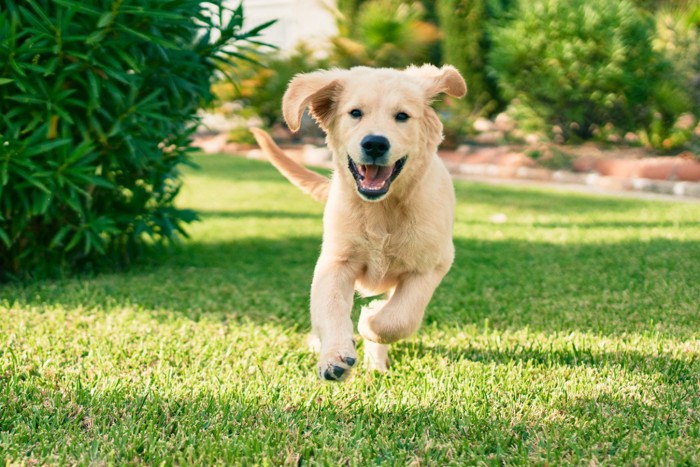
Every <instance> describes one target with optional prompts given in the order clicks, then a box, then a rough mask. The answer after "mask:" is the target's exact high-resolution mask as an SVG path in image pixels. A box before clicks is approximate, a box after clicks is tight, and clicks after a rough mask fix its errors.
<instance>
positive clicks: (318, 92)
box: [282, 70, 341, 132]
mask: <svg viewBox="0 0 700 467" xmlns="http://www.w3.org/2000/svg"><path fill="white" fill-rule="evenodd" d="M340 74H341V73H340V70H329V71H326V70H322V71H315V72H313V73H304V74H300V75H296V76H295V77H294V78H292V80H291V81H290V82H289V86H288V87H287V92H285V93H284V97H283V98H282V115H283V116H284V121H285V122H287V126H288V127H289V129H290V130H292V131H294V132H296V131H297V130H298V129H299V126H300V125H301V117H302V116H303V115H304V110H305V109H306V107H307V106H308V107H309V109H310V111H311V115H312V116H313V117H314V119H315V120H316V121H317V122H318V124H319V125H320V126H321V128H322V129H323V130H324V131H326V130H327V129H328V122H329V121H330V118H331V117H332V116H333V113H334V112H335V107H336V103H337V101H336V97H337V95H338V93H339V92H340V87H341V85H340Z"/></svg>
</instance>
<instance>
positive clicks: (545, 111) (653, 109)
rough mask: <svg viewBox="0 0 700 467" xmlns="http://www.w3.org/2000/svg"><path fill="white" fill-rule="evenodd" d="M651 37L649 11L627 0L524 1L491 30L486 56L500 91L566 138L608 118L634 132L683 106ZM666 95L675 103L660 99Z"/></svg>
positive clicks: (680, 92)
mask: <svg viewBox="0 0 700 467" xmlns="http://www.w3.org/2000/svg"><path fill="white" fill-rule="evenodd" d="M653 37H654V22H653V20H652V18H651V16H650V15H647V14H645V13H644V12H642V11H640V10H639V9H638V8H636V7H635V6H634V5H633V4H632V3H630V2H629V1H627V0H621V1H619V2H610V1H608V0H571V1H566V2H565V1H561V0H522V1H521V2H520V4H519V6H518V8H517V9H516V11H515V13H514V15H513V19H512V20H511V21H509V22H508V23H507V24H504V25H502V26H500V27H498V28H496V29H495V30H494V33H493V41H494V47H493V48H492V49H491V53H490V54H489V62H490V64H491V66H492V68H493V73H494V76H495V77H496V78H497V79H498V83H499V87H500V89H501V90H502V92H503V95H504V97H506V98H507V99H509V100H513V99H518V100H519V102H520V105H524V106H526V107H529V108H531V109H532V111H533V112H534V113H535V114H537V115H539V116H541V117H542V119H543V120H544V121H545V122H547V124H548V125H550V127H551V126H555V125H556V126H558V127H559V128H560V129H561V131H563V134H564V136H565V137H566V138H568V139H570V138H571V136H575V137H579V138H589V137H591V136H592V135H593V132H594V130H595V129H596V127H602V126H604V125H606V124H612V125H613V126H614V127H616V128H619V129H620V131H622V132H624V131H635V130H638V129H639V128H645V127H648V126H649V125H650V124H651V123H652V120H653V119H654V118H655V117H654V116H655V115H657V114H658V113H659V112H661V113H664V112H671V113H674V114H679V113H682V112H683V111H686V110H687V108H678V106H677V105H676V104H678V103H683V102H685V103H687V102H688V100H687V96H686V95H685V93H684V90H683V89H682V87H681V86H679V85H678V84H677V83H676V82H675V81H674V78H673V77H672V74H671V73H669V67H668V63H667V62H666V61H665V60H663V59H662V57H661V56H660V54H658V53H656V52H655V51H654V50H653V48H652V39H653ZM669 98H672V100H673V106H674V108H673V109H670V108H667V107H668V106H666V105H665V104H664V102H662V99H669ZM682 107H687V105H684V106H682ZM526 113H527V112H526ZM663 118H668V116H663Z"/></svg>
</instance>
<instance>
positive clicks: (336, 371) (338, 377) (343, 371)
mask: <svg viewBox="0 0 700 467" xmlns="http://www.w3.org/2000/svg"><path fill="white" fill-rule="evenodd" d="M349 372H350V368H344V367H342V366H340V365H332V366H329V367H328V368H325V369H323V368H319V369H318V376H319V377H320V378H321V379H325V380H326V381H343V380H344V379H345V378H346V377H347V375H348V373H349Z"/></svg>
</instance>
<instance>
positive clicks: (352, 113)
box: [350, 109, 362, 118]
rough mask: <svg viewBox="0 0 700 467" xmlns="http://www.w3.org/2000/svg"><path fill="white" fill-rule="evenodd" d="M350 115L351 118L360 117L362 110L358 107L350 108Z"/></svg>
mask: <svg viewBox="0 0 700 467" xmlns="http://www.w3.org/2000/svg"><path fill="white" fill-rule="evenodd" d="M350 116H351V117H352V118H360V117H362V111H361V110H360V109H352V110H351V111H350Z"/></svg>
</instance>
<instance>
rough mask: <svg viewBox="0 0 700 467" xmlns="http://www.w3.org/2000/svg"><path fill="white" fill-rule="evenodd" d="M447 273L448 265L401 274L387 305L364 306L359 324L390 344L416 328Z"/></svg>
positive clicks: (366, 333)
mask: <svg viewBox="0 0 700 467" xmlns="http://www.w3.org/2000/svg"><path fill="white" fill-rule="evenodd" d="M446 273H447V268H436V269H435V270H433V271H431V272H429V273H427V274H406V275H404V276H403V277H401V279H400V281H399V284H398V286H397V287H396V289H395V291H394V293H393V294H392V296H391V298H390V299H389V301H387V302H386V305H384V306H383V307H366V308H363V309H362V314H361V315H360V322H359V324H358V326H357V327H358V330H359V331H360V334H361V335H362V337H364V338H365V339H367V340H370V341H372V342H376V343H378V344H389V343H391V342H396V341H397V340H399V339H403V338H405V337H408V336H410V335H411V334H413V333H414V332H416V330H418V328H419V327H420V325H421V322H422V320H423V314H424V313H425V308H426V307H427V306H428V302H430V298H431V297H432V296H433V292H434V291H435V289H436V288H437V286H438V285H439V284H440V281H441V280H442V278H443V277H444V276H445V274H446Z"/></svg>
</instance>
